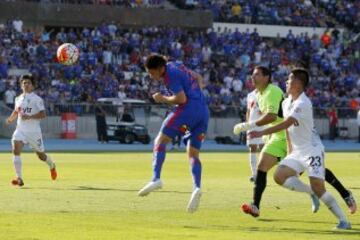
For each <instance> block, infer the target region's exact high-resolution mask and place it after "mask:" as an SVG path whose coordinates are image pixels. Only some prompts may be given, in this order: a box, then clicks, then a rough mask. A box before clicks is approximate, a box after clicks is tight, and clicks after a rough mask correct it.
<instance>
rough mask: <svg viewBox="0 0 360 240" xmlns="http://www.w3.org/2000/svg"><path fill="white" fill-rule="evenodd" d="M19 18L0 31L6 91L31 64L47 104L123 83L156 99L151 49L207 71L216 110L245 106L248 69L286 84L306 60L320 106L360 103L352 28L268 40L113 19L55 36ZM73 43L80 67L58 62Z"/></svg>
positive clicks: (106, 91) (359, 63) (110, 90)
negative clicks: (126, 24) (135, 25)
mask: <svg viewBox="0 0 360 240" xmlns="http://www.w3.org/2000/svg"><path fill="white" fill-rule="evenodd" d="M18 21H19V20H18V19H16V20H13V21H8V22H7V23H6V24H5V25H4V26H3V27H2V28H1V30H0V41H1V45H2V48H1V59H0V76H1V84H0V92H1V93H2V94H3V93H4V91H5V89H7V87H8V86H13V87H14V88H15V89H17V90H19V89H18V86H17V85H16V77H15V75H16V74H14V73H16V72H21V71H23V70H24V69H29V71H30V72H31V73H32V74H33V75H35V76H36V78H37V79H38V82H39V93H40V95H41V96H42V97H43V98H45V99H46V100H47V102H48V103H54V104H55V103H64V104H65V103H68V102H91V101H93V99H97V98H99V97H115V96H117V94H118V90H119V87H120V88H121V89H124V90H125V92H126V95H127V96H128V97H133V98H139V99H147V100H149V99H150V98H149V93H148V89H149V87H150V86H149V85H148V83H147V82H148V81H146V79H147V76H146V75H145V74H144V71H143V70H144V69H143V66H142V63H143V59H144V56H146V55H147V54H148V53H150V52H161V53H163V54H165V55H168V56H170V58H172V59H179V60H181V61H183V62H184V63H185V64H186V65H188V66H190V67H191V68H193V69H195V70H196V71H198V72H200V73H202V74H203V75H204V77H205V81H206V82H207V84H208V86H207V88H206V90H205V92H206V96H207V97H208V102H209V105H210V108H211V109H212V112H213V114H215V115H216V114H224V113H226V112H227V111H228V109H230V108H229V107H234V106H236V107H239V106H240V107H241V108H243V107H244V106H245V103H244V101H243V99H245V96H246V94H247V92H248V91H249V90H250V89H252V86H251V82H250V79H249V72H250V71H251V69H252V67H253V66H254V65H256V64H262V65H267V66H271V68H272V69H273V71H274V74H273V81H274V82H275V83H277V84H279V85H280V86H281V87H284V78H285V77H286V75H287V74H288V72H289V69H290V67H291V66H294V65H296V64H299V63H303V64H305V65H307V66H308V67H310V72H311V75H312V82H313V85H312V87H311V88H309V89H308V93H309V95H310V96H311V97H312V98H313V102H314V106H315V107H319V108H327V107H330V106H333V105H335V106H336V107H350V105H351V104H354V101H356V102H357V103H359V87H360V79H359V73H360V60H359V57H358V51H359V50H358V49H359V42H358V41H353V40H352V39H353V38H354V34H353V33H351V32H346V33H345V34H344V37H343V38H342V39H339V38H338V37H337V36H336V35H334V34H331V33H330V32H327V33H324V36H327V37H326V38H325V37H324V36H307V35H305V34H301V35H299V36H294V35H293V34H292V33H291V32H289V33H288V36H287V38H286V39H280V38H278V39H264V38H261V37H260V36H259V35H258V34H257V32H256V29H255V30H254V31H252V32H251V31H250V30H249V31H247V32H238V31H235V32H229V31H228V32H216V31H214V30H208V31H200V32H192V31H190V30H184V29H176V28H155V27H153V28H142V29H139V30H131V29H127V30H124V29H120V28H118V26H116V24H114V23H110V24H105V23H103V24H102V25H100V26H98V27H97V28H95V29H92V30H91V29H87V28H84V29H77V30H74V29H69V30H68V31H65V30H64V29H61V30H60V31H59V32H57V33H56V34H55V33H53V32H51V30H50V31H43V32H41V33H38V34H36V33H34V32H30V31H27V30H22V29H21V28H20V27H19V25H21V24H19V23H18ZM324 39H328V40H329V42H327V41H324ZM67 41H69V42H74V43H76V45H77V46H78V47H79V48H80V49H81V55H80V64H78V65H75V66H72V67H64V66H61V65H59V64H57V63H56V61H55V59H54V58H55V51H56V48H57V46H58V45H59V43H61V42H67ZM350 69H352V70H353V71H350ZM50 106H51V104H50ZM50 110H51V111H50V112H53V111H55V110H53V108H51V109H50Z"/></svg>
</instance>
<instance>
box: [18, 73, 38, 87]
mask: <svg viewBox="0 0 360 240" xmlns="http://www.w3.org/2000/svg"><path fill="white" fill-rule="evenodd" d="M24 80H30V82H31V84H32V85H33V86H34V87H35V79H34V77H33V76H32V75H31V74H24V75H21V77H20V83H22V82H23V81H24Z"/></svg>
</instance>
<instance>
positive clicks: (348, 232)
mask: <svg viewBox="0 0 360 240" xmlns="http://www.w3.org/2000/svg"><path fill="white" fill-rule="evenodd" d="M184 228H188V229H213V230H221V231H226V230H229V231H237V230H239V231H245V232H261V233H264V232H269V233H274V232H277V233H292V234H294V233H300V234H301V233H302V234H314V235H315V234H318V235H328V234H337V235H346V236H352V235H356V236H358V235H359V234H360V229H352V230H319V229H315V228H314V229H304V228H303V229H301V228H291V227H289V228H287V227H279V228H275V227H245V226H244V227H243V226H224V225H210V226H184ZM314 239H316V237H314Z"/></svg>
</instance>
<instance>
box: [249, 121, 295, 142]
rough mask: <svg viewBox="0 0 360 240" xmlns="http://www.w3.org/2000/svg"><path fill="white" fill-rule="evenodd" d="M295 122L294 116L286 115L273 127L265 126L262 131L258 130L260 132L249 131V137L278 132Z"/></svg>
mask: <svg viewBox="0 0 360 240" xmlns="http://www.w3.org/2000/svg"><path fill="white" fill-rule="evenodd" d="M295 122H296V119H295V118H293V117H288V118H286V119H285V120H284V121H283V122H281V123H279V124H277V125H275V126H273V127H270V128H267V129H265V130H263V131H260V132H256V131H254V132H251V133H249V137H250V138H258V137H261V136H263V135H269V134H272V133H276V132H280V131H281V130H284V129H287V128H289V127H290V126H291V125H293V124H294V123H295Z"/></svg>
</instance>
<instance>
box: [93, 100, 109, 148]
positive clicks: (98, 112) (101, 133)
mask: <svg viewBox="0 0 360 240" xmlns="http://www.w3.org/2000/svg"><path fill="white" fill-rule="evenodd" d="M94 104H95V119H96V132H97V136H98V141H99V142H101V143H105V142H106V143H108V136H107V130H106V113H105V111H104V109H103V108H102V106H101V104H100V103H99V102H97V101H95V102H94Z"/></svg>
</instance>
